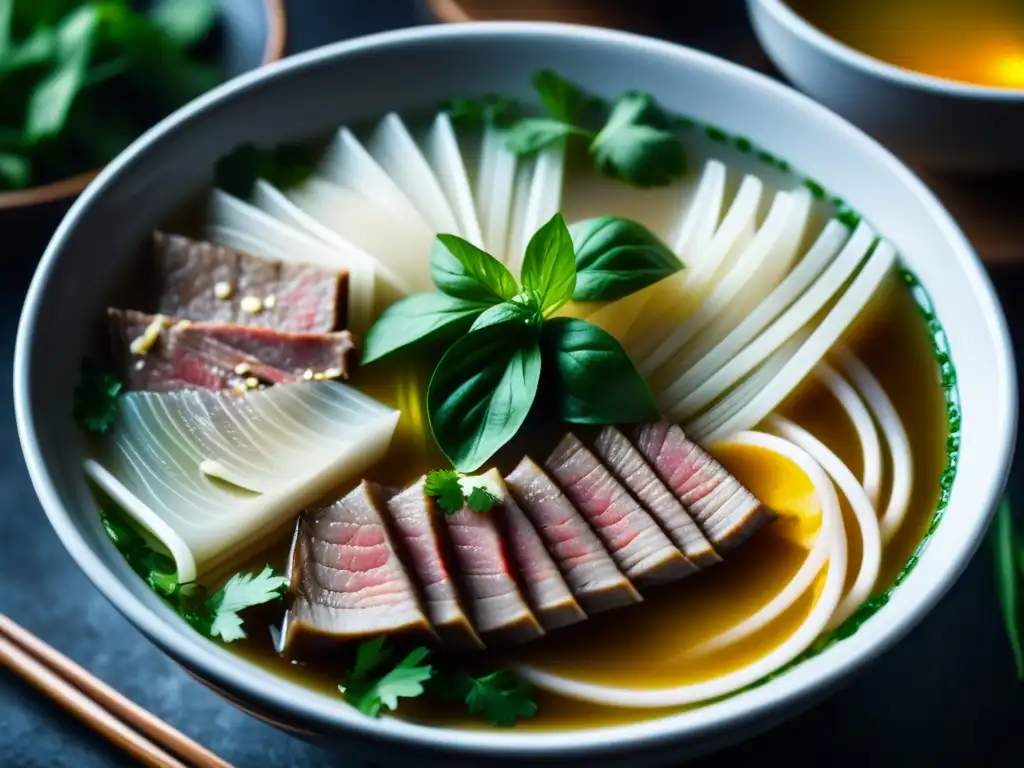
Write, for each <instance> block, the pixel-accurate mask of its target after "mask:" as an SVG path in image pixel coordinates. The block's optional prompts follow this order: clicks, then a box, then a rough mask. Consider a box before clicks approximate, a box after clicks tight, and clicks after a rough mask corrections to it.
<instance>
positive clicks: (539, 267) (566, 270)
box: [522, 213, 576, 315]
mask: <svg viewBox="0 0 1024 768" xmlns="http://www.w3.org/2000/svg"><path fill="white" fill-rule="evenodd" d="M522 280H523V287H524V288H525V289H526V290H528V291H532V292H534V293H536V294H537V296H539V299H540V308H541V311H542V312H543V313H544V314H545V315H547V314H550V313H552V312H554V311H555V310H556V309H558V308H559V307H561V306H562V305H564V304H565V303H566V302H567V301H569V299H571V298H572V295H573V291H574V290H575V288H576V256H575V253H574V252H573V244H572V237H571V236H570V235H569V228H568V227H567V226H566V225H565V219H563V218H562V214H560V213H556V214H555V215H554V216H552V217H551V219H550V220H549V221H548V222H547V223H546V224H544V226H542V227H541V228H540V229H538V230H537V232H536V233H534V235H533V237H531V238H530V242H529V244H528V245H527V246H526V254H525V255H524V257H523V272H522Z"/></svg>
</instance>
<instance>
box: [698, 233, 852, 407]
mask: <svg viewBox="0 0 1024 768" xmlns="http://www.w3.org/2000/svg"><path fill="white" fill-rule="evenodd" d="M846 237H847V229H846V227H845V226H843V225H842V224H840V223H839V222H838V221H836V220H834V219H833V220H831V221H829V223H828V224H827V225H826V226H825V228H824V229H823V230H822V232H821V234H820V235H819V236H818V239H817V240H816V241H815V243H814V245H812V246H811V248H810V250H808V252H807V254H806V255H805V256H804V257H803V258H802V259H801V260H800V261H799V263H798V264H797V265H796V266H795V267H794V268H793V271H792V272H790V273H789V274H788V275H787V276H786V278H785V279H784V280H783V281H782V282H781V283H780V284H779V286H778V287H777V288H776V289H775V290H774V291H772V292H771V293H770V294H769V295H768V297H767V298H765V299H764V301H762V302H761V303H760V304H759V305H758V306H757V307H756V308H755V309H754V310H752V311H751V312H750V313H749V314H748V315H747V316H746V317H745V318H744V319H743V320H742V321H741V322H740V323H739V325H736V326H735V327H734V328H731V329H729V330H728V333H727V335H726V336H724V338H720V339H719V337H717V336H712V337H711V339H709V341H712V340H713V341H714V343H715V346H714V347H713V348H711V349H709V350H706V349H704V347H703V345H701V344H699V343H696V342H699V341H700V339H698V340H695V343H694V344H692V345H690V347H689V348H688V349H687V350H686V353H691V351H692V353H691V354H689V355H688V354H685V353H684V356H683V357H681V358H680V362H681V363H682V364H683V365H686V366H692V367H690V368H689V370H687V371H686V372H685V373H683V374H682V375H681V376H680V377H679V381H678V386H679V390H680V391H682V392H692V391H693V390H694V389H695V388H696V387H698V386H699V385H700V384H701V383H702V382H704V381H705V380H707V379H708V378H710V377H711V375H712V374H714V373H715V371H717V370H718V369H719V368H720V367H722V366H723V365H724V364H725V363H727V362H728V361H729V360H731V359H732V358H733V357H734V356H735V355H736V354H738V353H739V352H740V350H741V349H743V347H744V346H745V345H747V344H748V343H750V341H751V340H752V339H753V338H755V337H756V336H757V335H758V334H759V333H761V332H762V331H763V330H764V329H765V328H766V327H767V326H768V325H769V324H770V323H771V322H772V321H773V320H775V319H776V318H777V317H778V316H779V315H780V314H781V313H782V312H784V311H785V310H787V309H788V308H789V307H790V305H792V303H793V302H794V301H795V300H796V299H797V298H798V297H799V296H800V295H801V294H802V293H803V292H804V291H805V290H806V289H807V287H808V286H809V285H810V283H811V282H812V281H813V280H814V279H815V278H817V277H818V275H820V274H821V271H822V270H823V269H825V267H826V266H827V265H828V264H829V262H831V261H832V258H833V257H834V256H835V255H836V253H837V252H838V251H839V249H840V247H842V244H843V242H844V241H845V240H846ZM703 338H704V336H703V335H702V337H701V339H703ZM698 356H700V359H697V357H698Z"/></svg>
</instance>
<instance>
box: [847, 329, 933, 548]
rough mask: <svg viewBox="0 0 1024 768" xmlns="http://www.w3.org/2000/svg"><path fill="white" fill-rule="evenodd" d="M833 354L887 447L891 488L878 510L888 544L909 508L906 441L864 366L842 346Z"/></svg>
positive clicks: (910, 458)
mask: <svg viewBox="0 0 1024 768" xmlns="http://www.w3.org/2000/svg"><path fill="white" fill-rule="evenodd" d="M834 354H835V356H836V358H837V359H838V360H839V361H840V363H841V364H842V366H843V368H844V369H846V372H847V374H849V376H850V378H851V379H852V381H853V383H854V386H855V387H856V388H857V389H858V391H859V392H860V394H861V396H862V397H863V398H864V400H865V401H866V402H867V404H868V407H869V408H870V409H871V412H872V413H873V414H874V416H875V420H876V421H877V422H878V425H879V427H880V428H881V430H882V434H883V435H884V437H885V442H886V444H887V445H888V447H889V456H890V469H891V476H892V489H891V490H890V491H889V501H888V503H887V504H886V506H885V512H883V513H882V541H883V542H885V543H888V542H889V541H890V540H891V539H892V537H893V536H895V535H896V532H897V531H898V530H899V528H900V526H901V525H902V524H903V520H904V519H905V518H906V515H907V510H908V509H909V507H910V494H911V492H912V490H913V477H914V458H913V455H912V454H911V452H910V440H909V438H908V437H907V432H906V430H905V429H904V428H903V422H902V421H900V417H899V414H898V413H897V412H896V408H895V406H893V404H892V401H891V400H890V399H889V396H888V395H886V394H885V390H884V389H882V385H881V384H879V383H878V379H876V378H875V377H874V375H873V374H872V373H871V371H869V370H868V368H867V366H865V365H864V363H862V362H861V361H860V360H858V359H857V358H856V357H855V356H854V355H853V354H852V353H851V352H850V351H849V350H847V349H845V348H843V347H839V348H837V349H836V350H835V351H834Z"/></svg>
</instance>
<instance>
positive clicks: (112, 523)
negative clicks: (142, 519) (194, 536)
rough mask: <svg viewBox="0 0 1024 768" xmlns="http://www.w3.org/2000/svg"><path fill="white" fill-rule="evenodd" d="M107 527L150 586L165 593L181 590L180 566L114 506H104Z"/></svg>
mask: <svg viewBox="0 0 1024 768" xmlns="http://www.w3.org/2000/svg"><path fill="white" fill-rule="evenodd" d="M100 522H101V523H102V524H103V530H104V531H106V533H107V536H108V537H109V538H110V540H111V541H112V542H113V543H114V546H115V547H117V550H118V551H119V552H120V553H121V554H122V555H123V556H124V559H125V560H126V561H127V563H128V567H130V568H131V569H132V570H133V571H135V573H137V574H138V575H139V576H141V577H142V578H143V579H144V580H145V581H146V583H147V584H149V586H150V588H151V589H152V590H153V591H154V592H156V593H157V594H158V595H161V596H163V597H170V596H173V595H174V594H175V593H176V592H177V590H178V575H177V568H176V567H175V565H174V560H173V558H171V556H170V555H168V554H166V553H164V552H159V551H157V550H156V549H154V548H153V547H152V546H151V545H150V543H149V542H148V541H147V540H146V539H145V537H143V536H142V534H141V533H139V532H138V531H137V530H136V529H135V528H134V527H132V525H131V524H130V523H128V522H127V521H126V520H125V519H124V517H123V516H122V514H121V513H120V512H118V511H117V510H115V509H113V508H110V507H103V508H101V509H100Z"/></svg>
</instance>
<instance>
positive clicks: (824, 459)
mask: <svg viewBox="0 0 1024 768" xmlns="http://www.w3.org/2000/svg"><path fill="white" fill-rule="evenodd" d="M768 424H769V425H770V427H771V429H772V431H774V432H777V433H778V434H779V435H781V436H782V437H784V438H786V439H787V440H789V441H791V442H792V443H794V444H795V445H797V446H799V447H800V448H803V449H804V450H805V451H807V453H808V454H810V455H811V456H812V457H813V458H814V460H815V461H817V462H818V464H820V465H821V466H822V467H823V468H824V470H825V471H826V472H828V474H829V476H831V478H832V480H834V481H835V484H836V485H837V486H839V490H841V491H842V492H843V495H844V496H846V500H847V501H848V502H849V503H850V509H851V510H853V516H854V518H855V519H856V521H857V525H858V526H859V527H860V539H861V560H860V569H859V570H858V571H857V578H856V580H854V582H853V586H851V587H850V590H849V592H847V594H846V595H845V596H844V597H843V599H842V601H841V602H840V603H839V605H838V606H837V607H836V610H835V613H833V614H832V617H831V618H830V619H829V622H828V624H827V625H826V627H825V629H826V631H828V630H830V629H834V628H835V627H838V626H839V625H840V624H842V623H843V622H844V621H846V619H847V618H849V617H850V615H851V614H852V613H853V612H854V611H855V610H857V608H858V607H860V605H861V603H863V602H864V601H865V600H867V599H868V597H870V595H871V590H873V589H874V587H875V582H876V581H878V572H879V570H880V569H881V564H882V537H881V533H880V531H879V528H878V517H877V516H876V513H875V508H874V507H873V506H872V505H871V500H870V499H868V496H867V494H866V493H865V492H864V488H863V487H862V486H861V484H860V483H858V482H857V478H856V477H854V475H853V473H852V472H851V471H850V469H849V467H847V466H846V465H845V464H844V463H843V462H842V460H841V459H840V458H839V457H838V456H836V455H835V454H834V453H833V452H832V451H831V450H829V448H828V446H826V445H825V444H824V443H822V442H821V441H820V440H818V438H816V437H814V435H812V434H811V433H810V432H808V431H807V430H805V429H804V428H803V427H799V426H797V425H796V424H794V423H793V422H791V421H789V420H788V419H784V418H783V417H781V416H773V417H772V418H771V419H769V421H768Z"/></svg>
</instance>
